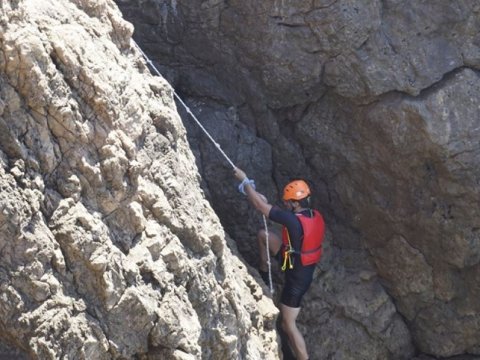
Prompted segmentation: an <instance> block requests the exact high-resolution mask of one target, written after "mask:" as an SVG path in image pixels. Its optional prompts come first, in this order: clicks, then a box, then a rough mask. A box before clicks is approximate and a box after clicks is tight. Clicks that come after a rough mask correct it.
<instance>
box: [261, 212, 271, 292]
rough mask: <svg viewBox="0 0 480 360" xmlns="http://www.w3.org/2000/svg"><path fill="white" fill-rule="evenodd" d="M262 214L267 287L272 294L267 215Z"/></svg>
mask: <svg viewBox="0 0 480 360" xmlns="http://www.w3.org/2000/svg"><path fill="white" fill-rule="evenodd" d="M262 216H263V225H264V227H265V247H266V248H267V250H266V251H267V265H268V287H269V288H270V294H272V295H273V284H272V263H271V261H270V247H269V244H268V225H267V217H266V216H265V215H262Z"/></svg>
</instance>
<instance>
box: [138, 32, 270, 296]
mask: <svg viewBox="0 0 480 360" xmlns="http://www.w3.org/2000/svg"><path fill="white" fill-rule="evenodd" d="M132 42H133V44H134V45H135V46H136V48H137V49H138V51H140V53H141V54H142V56H143V58H144V59H145V61H146V63H147V64H148V65H150V67H151V68H152V69H153V70H154V71H155V73H156V74H157V75H158V76H160V77H162V74H161V73H160V71H158V69H157V67H156V66H155V64H154V63H153V62H152V60H150V58H149V57H148V56H147V54H145V52H144V51H143V50H142V48H141V47H140V46H139V45H138V44H137V43H136V41H135V40H133V39H132ZM170 88H171V90H172V92H173V95H174V96H175V97H176V98H177V100H178V101H179V102H180V104H182V106H183V107H184V108H185V110H186V111H187V113H188V114H189V115H190V116H191V117H192V119H193V120H195V122H196V123H197V125H198V126H199V127H200V129H202V131H203V132H204V133H205V135H207V137H208V138H209V139H210V141H211V142H212V143H213V145H215V147H216V148H217V149H218V151H219V152H220V153H221V154H222V155H223V157H224V158H225V159H226V160H227V161H228V163H229V164H230V165H231V166H232V168H233V169H236V166H235V164H234V163H233V161H232V160H230V158H229V157H228V156H227V154H225V152H224V151H223V150H222V148H221V147H220V144H218V143H217V142H216V141H215V140H214V139H213V137H212V136H211V135H210V134H209V132H208V131H207V129H205V127H204V126H203V125H202V123H201V122H200V121H199V120H198V119H197V117H196V116H195V115H194V114H193V113H192V111H191V110H190V108H189V107H188V106H187V104H185V102H184V101H183V100H182V99H181V98H180V96H178V94H177V93H176V92H175V89H174V88H173V87H172V86H171V85H170ZM263 224H264V226H265V234H266V239H265V241H266V247H267V264H268V279H269V285H270V293H271V294H273V287H272V266H271V262H270V248H269V244H268V225H267V218H266V217H265V215H263Z"/></svg>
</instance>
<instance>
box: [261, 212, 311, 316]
mask: <svg viewBox="0 0 480 360" xmlns="http://www.w3.org/2000/svg"><path fill="white" fill-rule="evenodd" d="M300 213H301V214H302V215H305V216H308V217H311V216H313V214H312V212H311V211H310V210H304V211H302V212H300ZM268 217H269V219H270V220H272V221H274V222H276V223H279V224H282V225H284V226H285V227H286V228H287V230H288V233H289V235H290V243H291V244H292V247H293V248H294V249H295V250H296V251H299V250H300V249H301V248H302V241H303V228H302V224H301V223H300V220H299V219H298V217H297V215H295V214H294V213H293V212H291V211H288V210H282V209H280V208H278V207H276V206H274V207H272V209H271V210H270V213H269V215H268ZM282 249H283V246H282V248H281V249H280V251H279V254H276V256H278V257H279V258H281V257H282V255H281V254H282ZM282 260H283V259H282ZM292 260H293V269H288V268H287V269H286V270H285V286H284V287H283V291H282V296H281V298H280V302H281V303H282V304H284V305H287V306H290V307H294V308H298V307H300V303H301V301H302V297H303V295H304V294H305V293H306V292H307V290H308V288H309V287H310V284H311V283H312V280H313V272H314V271H315V264H312V265H307V266H303V265H302V262H301V260H300V254H296V253H295V254H292Z"/></svg>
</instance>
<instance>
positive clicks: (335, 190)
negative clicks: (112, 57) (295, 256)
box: [117, 0, 480, 359]
mask: <svg viewBox="0 0 480 360" xmlns="http://www.w3.org/2000/svg"><path fill="white" fill-rule="evenodd" d="M117 2H118V4H119V5H120V8H121V10H122V12H123V13H124V14H125V16H126V17H127V18H128V19H129V20H130V21H132V22H133V23H134V25H135V35H136V38H137V39H138V40H139V41H140V43H141V44H142V46H143V47H144V48H145V49H146V50H147V53H148V54H149V55H150V56H151V57H152V58H153V59H154V60H155V61H156V63H158V64H160V65H161V67H162V71H165V73H166V74H169V79H170V80H171V81H172V82H173V84H174V86H175V87H176V88H177V89H178V91H179V92H180V93H181V94H184V95H185V96H186V98H188V103H189V104H191V105H192V107H193V109H194V110H195V112H196V113H198V114H200V117H201V120H202V121H203V122H204V123H206V124H207V125H208V126H209V129H210V130H211V131H212V132H213V133H214V135H215V137H216V138H219V139H221V144H222V146H224V147H225V148H226V149H227V153H228V154H231V155H232V157H233V158H234V160H235V162H236V163H237V164H238V165H239V166H240V167H243V168H244V169H246V170H247V174H248V175H249V176H250V177H253V178H255V179H256V180H258V182H260V183H261V186H260V189H261V191H263V192H265V193H267V195H268V197H269V199H272V201H273V199H276V198H278V193H279V192H280V191H281V188H282V186H283V184H285V182H286V181H287V180H288V179H289V177H290V176H292V177H296V176H302V177H305V178H307V179H308V180H310V181H311V182H312V184H313V188H314V192H315V195H316V206H318V207H319V208H320V209H321V210H322V211H323V212H324V214H325V215H326V218H327V224H328V226H329V228H330V230H331V232H332V233H331V234H332V235H331V240H330V245H329V247H330V249H331V251H330V252H329V253H327V254H326V256H325V258H324V263H323V264H321V265H320V267H319V268H320V269H321V271H322V274H325V276H319V278H318V279H319V280H318V283H316V285H315V286H314V288H313V289H312V290H311V293H310V294H311V295H309V296H313V295H312V294H317V295H316V296H315V297H314V298H313V300H312V299H310V301H309V302H308V305H305V306H306V307H309V309H310V310H311V311H310V312H309V313H308V319H305V318H303V319H300V323H301V326H302V329H304V330H305V332H307V331H306V330H307V329H308V333H307V336H306V340H307V343H308V345H309V347H311V348H315V356H318V357H320V358H321V357H328V358H339V359H340V358H342V359H349V358H352V359H358V358H365V359H374V358H379V359H387V358H389V359H396V358H409V357H411V356H413V353H414V352H413V350H412V346H413V345H412V343H414V344H415V346H416V347H417V349H416V351H417V352H419V353H420V352H425V353H426V354H425V356H428V355H431V356H433V357H451V356H455V355H460V354H465V356H466V357H467V358H468V356H469V355H471V356H474V357H475V356H478V354H480V352H479V350H478V349H479V343H478V339H480V337H479V330H480V326H479V311H480V309H479V307H478V305H479V302H478V301H477V299H478V286H476V284H477V283H478V279H479V269H480V268H479V266H478V262H479V251H480V250H479V249H480V247H479V246H478V245H479V236H478V229H479V228H480V226H479V224H478V195H479V194H478V189H479V186H478V185H479V184H480V181H479V179H480V176H479V172H478V168H479V167H478V158H479V156H478V155H479V154H478V151H479V147H478V138H479V134H478V119H479V118H480V116H479V113H478V105H477V104H476V103H477V102H478V101H477V100H478V97H479V88H478V69H479V65H480V62H479V61H480V47H479V41H478V31H477V29H478V26H479V22H480V7H479V5H478V4H477V3H476V2H474V1H468V0H464V1H457V2H451V1H435V2H434V3H433V2H415V3H412V2H407V1H402V0H388V1H371V2H368V4H367V3H366V2H359V1H350V0H345V1H343V0H342V1H313V2H312V1H296V2H284V1H273V0H272V1H263V2H261V4H260V3H259V2H258V1H235V0H234V1H229V2H228V3H227V2H219V1H190V2H163V3H162V4H161V5H159V3H158V2H156V1H141V2H140V1H120V0H119V1H117ZM154 14H156V15H154ZM203 114H205V115H203ZM232 114H233V115H232ZM184 121H185V123H186V124H187V126H188V127H189V136H190V143H191V146H192V148H193V149H194V153H195V154H196V156H197V161H198V163H199V167H200V171H201V173H202V175H203V177H204V182H203V183H202V184H203V187H204V191H205V193H206V194H207V195H208V197H209V199H210V200H211V201H212V204H213V205H212V206H213V207H214V208H215V210H216V212H217V213H218V214H219V216H220V218H221V220H222V223H223V224H224V225H225V228H226V229H227V231H228V232H229V233H230V234H231V235H232V237H233V238H235V239H236V240H237V242H238V244H239V248H240V250H241V252H242V254H243V255H244V257H245V259H246V261H249V262H250V263H251V264H253V265H255V262H256V261H257V260H256V259H257V256H258V254H256V253H255V239H254V232H255V229H256V228H258V227H259V226H261V220H259V219H258V216H257V215H256V214H254V213H252V212H251V208H248V207H246V205H245V202H244V200H243V199H241V197H238V198H234V195H230V190H228V189H226V185H225V184H232V185H230V186H231V187H230V189H232V188H233V182H232V181H231V180H230V179H231V176H230V175H229V174H228V166H225V165H224V162H223V160H222V159H221V158H219V155H218V153H217V152H216V150H215V149H214V148H212V147H211V144H209V143H208V142H207V141H206V140H205V139H204V138H203V136H202V135H199V133H198V132H197V130H195V129H194V128H195V126H194V125H192V126H190V125H188V123H189V119H188V118H185V119H184ZM212 123H215V124H216V125H217V127H215V126H212V125H210V124H212ZM192 127H193V128H192ZM216 128H218V130H217V129H216ZM247 133H248V134H250V135H246V134H247ZM265 141H266V142H265ZM252 147H255V148H256V149H258V150H257V151H255V150H254V149H253V148H252ZM237 154H246V155H248V156H240V157H238V155H237ZM264 189H265V190H264ZM230 199H231V200H230ZM238 219H242V222H243V224H239V221H238ZM244 219H245V220H244ZM247 239H250V240H247ZM247 241H248V244H246V242H247ZM328 254H329V255H328ZM370 272H373V273H374V274H376V275H378V278H377V276H372V277H371V278H370V277H369V276H370V275H368V274H370ZM342 274H350V275H349V276H347V275H342ZM358 274H362V275H361V277H360V279H364V278H365V279H366V280H360V281H359V280H358ZM331 279H337V281H338V282H339V284H338V285H337V286H338V287H339V288H340V289H342V287H345V288H349V287H350V286H351V284H352V283H354V284H357V285H355V286H353V287H352V288H353V289H355V292H347V291H346V290H335V291H334V289H335V288H334V287H332V285H331V284H330V282H331V281H333V280H331ZM380 284H381V285H382V287H383V289H384V290H385V292H383V291H382V290H378V289H382V287H380ZM372 289H375V290H372ZM386 294H388V295H389V296H390V297H391V298H390V299H389V300H385V299H386V298H385V296H386ZM327 299H328V301H327ZM345 299H346V300H345ZM355 299H361V300H357V301H358V303H359V304H362V303H364V302H367V301H368V302H372V303H374V304H384V305H382V306H380V307H379V308H378V309H382V311H381V315H380V314H377V313H375V312H373V313H372V312H371V309H369V308H368V307H363V308H362V307H361V306H355V302H354V300H355ZM347 300H348V301H347ZM338 313H340V314H348V318H346V317H345V316H343V315H342V316H338ZM359 314H362V316H359ZM377 315H380V316H378V317H377ZM311 318H313V319H320V320H318V323H317V322H315V321H309V319H311ZM381 319H382V320H381ZM387 324H388V325H387ZM381 329H389V330H388V331H390V332H388V331H387V332H385V330H381ZM407 329H408V330H407ZM386 333H389V334H397V335H395V336H394V337H395V339H396V340H394V341H392V340H391V337H389V336H385V334H386ZM332 334H334V336H332ZM410 337H411V338H412V339H413V340H412V341H410Z"/></svg>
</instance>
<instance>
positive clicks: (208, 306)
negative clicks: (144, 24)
mask: <svg viewBox="0 0 480 360" xmlns="http://www.w3.org/2000/svg"><path fill="white" fill-rule="evenodd" d="M132 31H133V28H132V26H131V24H129V23H127V22H126V21H125V20H123V19H122V17H121V14H120V12H119V10H118V8H117V7H116V6H115V4H114V3H113V2H112V1H100V2H98V1H75V0H72V1H57V0H48V1H42V2H38V1H30V0H28V1H23V2H15V1H13V2H6V3H4V4H3V3H2V6H1V7H0V32H1V38H2V41H1V44H0V54H1V56H0V99H1V101H0V113H1V117H0V127H1V131H0V133H1V135H0V165H1V166H0V189H1V191H0V229H1V233H0V252H1V257H2V263H1V266H0V279H1V281H0V294H1V295H0V318H1V320H0V341H1V342H2V344H3V343H5V344H8V345H6V346H5V347H4V346H3V345H2V346H1V347H0V349H1V350H0V354H2V356H3V354H4V353H5V354H7V353H8V354H14V353H15V354H19V357H20V356H23V354H24V353H25V354H28V357H29V358H34V359H37V358H38V359H58V358H65V359H120V358H121V359H130V358H142V359H153V358H162V359H198V358H209V359H225V358H226V357H227V356H230V354H233V356H234V357H236V358H244V359H259V358H265V359H275V358H278V351H279V350H278V349H279V345H278V341H277V334H276V332H275V330H274V326H273V325H272V324H273V323H274V322H275V320H276V317H277V315H278V311H277V310H276V309H275V307H274V306H273V304H272V302H271V301H270V300H269V299H268V298H267V297H266V296H264V294H263V292H262V288H261V287H260V286H259V285H258V284H257V283H256V281H255V280H254V279H253V278H252V277H251V275H249V269H247V267H246V265H245V264H243V263H242V262H241V261H240V260H239V259H238V254H237V250H236V249H235V246H234V245H233V244H231V245H230V246H227V241H231V240H229V239H227V238H226V235H225V233H224V231H223V229H222V227H221V225H220V222H219V220H218V218H217V216H216V215H215V213H214V211H213V210H212V208H211V207H210V205H209V204H208V202H207V201H206V200H205V198H204V195H203V194H202V192H201V189H200V183H199V175H198V169H197V167H196V165H195V162H194V156H193V154H192V153H191V151H190V149H189V146H188V142H187V139H186V134H185V129H184V127H183V125H182V123H181V122H180V118H179V116H178V113H177V111H176V107H175V103H174V101H173V95H172V91H171V89H170V87H169V85H168V84H167V83H166V81H165V80H164V79H162V78H158V77H157V78H154V77H152V76H151V75H150V74H149V73H148V71H147V70H146V65H145V63H144V62H143V60H142V59H141V56H140V53H139V52H138V50H137V49H136V48H135V47H133V44H132V43H131V35H132ZM7 346H8V347H7ZM10 347H11V349H12V350H10ZM4 348H5V350H4ZM17 349H18V350H17ZM226 354H228V355H226ZM237 355H238V356H237ZM26 357H27V355H26Z"/></svg>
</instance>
